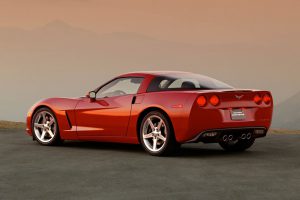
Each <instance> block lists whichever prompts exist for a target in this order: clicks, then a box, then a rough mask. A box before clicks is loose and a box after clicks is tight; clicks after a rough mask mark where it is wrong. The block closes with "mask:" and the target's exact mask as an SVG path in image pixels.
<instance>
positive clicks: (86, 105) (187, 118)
mask: <svg viewBox="0 0 300 200" xmlns="http://www.w3.org/2000/svg"><path fill="white" fill-rule="evenodd" d="M272 112H273V100H272V96H271V93H270V92H269V91H261V90H245V89H234V88H232V87H231V86H229V85H227V84H225V83H223V82H220V81H218V80H215V79H212V78H209V77H206V76H202V75H198V74H193V73H187V72H136V73H128V74H123V75H121V76H118V77H116V78H114V79H112V80H111V81H109V82H107V83H105V84H103V85H102V86H100V87H98V88H96V89H95V90H93V91H91V92H89V93H88V95H86V96H85V97H81V98H50V99H46V100H42V101H40V102H38V103H37V104H35V105H34V106H33V107H32V108H31V109H30V111H29V112H28V116H27V132H28V133H29V135H31V136H32V137H33V139H34V140H37V141H38V142H39V143H40V144H42V145H55V144H57V143H59V142H61V141H63V140H89V141H104V142H122V143H134V144H138V143H140V144H142V146H143V147H144V149H145V150H146V151H147V152H149V153H150V154H151V155H157V156H159V155H167V154H170V153H172V152H174V151H175V150H176V149H178V148H179V147H180V145H181V144H183V143H189V142H204V143H219V144H220V145H221V147H223V148H224V149H225V150H230V151H243V150H245V149H248V148H249V147H250V146H251V145H252V144H253V143H254V141H255V139H256V138H259V137H264V136H266V134H267V131H268V129H269V127H270V125H271V120H272Z"/></svg>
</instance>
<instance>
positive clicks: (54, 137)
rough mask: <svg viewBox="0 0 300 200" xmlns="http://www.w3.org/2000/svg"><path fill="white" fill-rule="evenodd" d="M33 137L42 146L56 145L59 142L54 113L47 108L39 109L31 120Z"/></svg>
mask: <svg viewBox="0 0 300 200" xmlns="http://www.w3.org/2000/svg"><path fill="white" fill-rule="evenodd" d="M32 130H33V137H34V138H35V139H36V140H37V141H38V142H39V143H40V144H42V145H48V146H50V145H56V144H58V143H60V142H61V139H60V136H59V129H58V124H57V120H56V117H55V115H54V113H53V112H52V111H51V110H50V109H48V108H41V109H39V110H38V111H37V112H36V113H35V114H34V116H33V119H32Z"/></svg>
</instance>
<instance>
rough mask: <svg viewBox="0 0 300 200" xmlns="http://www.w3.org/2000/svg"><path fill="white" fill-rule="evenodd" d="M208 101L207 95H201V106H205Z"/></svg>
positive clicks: (199, 102)
mask: <svg viewBox="0 0 300 200" xmlns="http://www.w3.org/2000/svg"><path fill="white" fill-rule="evenodd" d="M206 103H207V100H206V97H205V96H199V97H198V99H197V104H198V105H199V106H201V107H203V106H205V105H206Z"/></svg>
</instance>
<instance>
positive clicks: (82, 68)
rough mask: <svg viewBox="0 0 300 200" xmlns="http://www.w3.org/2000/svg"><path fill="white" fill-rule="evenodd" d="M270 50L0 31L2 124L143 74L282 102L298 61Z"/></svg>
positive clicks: (82, 33) (49, 30) (80, 32)
mask: <svg viewBox="0 0 300 200" xmlns="http://www.w3.org/2000/svg"><path fill="white" fill-rule="evenodd" d="M274 45H276V44H273V43H272V45H270V46H267V45H266V44H265V43H264V44H261V43H259V42H257V43H254V42H253V43H251V44H249V43H242V42H241V41H240V40H238V41H232V43H220V44H217V45H216V43H211V40H207V41H206V40H205V39H203V42H202V43H201V45H195V44H185V43H180V42H173V41H166V40H161V39H159V38H154V37H150V36H147V35H143V34H139V33H133V32H114V33H107V34H98V33H94V32H92V31H88V30H85V29H82V28H78V27H75V26H73V25H70V24H67V23H65V22H64V21H59V20H56V21H53V22H50V23H48V24H46V25H44V26H41V27H38V28H35V29H32V30H23V29H18V28H0V70H1V71H0V91H1V92H2V94H5V95H2V96H1V99H0V119H5V120H12V121H24V120H25V119H24V118H25V113H26V111H27V109H29V107H30V106H31V105H32V104H33V103H34V102H35V101H37V100H39V99H42V98H47V97H53V96H81V95H84V94H86V92H87V91H89V90H91V89H94V88H96V87H98V86H100V84H102V83H103V82H105V81H108V79H110V78H112V77H114V76H115V75H119V74H121V73H123V72H129V71H141V70H179V71H191V72H195V73H200V74H204V75H208V76H212V77H214V78H216V79H219V80H222V81H225V82H227V83H229V84H231V85H233V86H236V87H239V88H258V89H267V90H272V93H273V94H274V97H275V98H274V99H275V100H276V101H282V100H283V99H284V97H287V96H290V95H291V94H293V92H294V90H292V89H291V90H284V88H285V87H290V86H293V87H295V85H297V83H299V84H300V82H299V79H298V75H297V73H289V74H285V73H282V71H284V72H287V71H293V70H291V69H293V67H295V66H294V65H296V64H297V62H298V61H297V60H296V61H295V60H293V59H294V57H292V58H291V56H293V54H291V52H290V51H285V49H282V50H281V48H274ZM297 53H298V51H297ZM286 60H291V62H290V63H287V62H286ZM292 61H293V62H292ZM281 69H283V70H281ZM270 72H272V73H270ZM278 80H282V81H284V82H285V84H284V85H283V84H280V81H278ZM283 87H284V88H283Z"/></svg>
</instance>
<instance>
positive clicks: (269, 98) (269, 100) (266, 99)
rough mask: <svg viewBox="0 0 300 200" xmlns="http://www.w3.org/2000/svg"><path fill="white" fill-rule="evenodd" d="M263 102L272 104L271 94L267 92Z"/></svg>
mask: <svg viewBox="0 0 300 200" xmlns="http://www.w3.org/2000/svg"><path fill="white" fill-rule="evenodd" d="M263 102H264V103H265V104H267V105H268V104H270V103H271V96H270V95H269V94H265V95H264V97H263Z"/></svg>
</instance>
